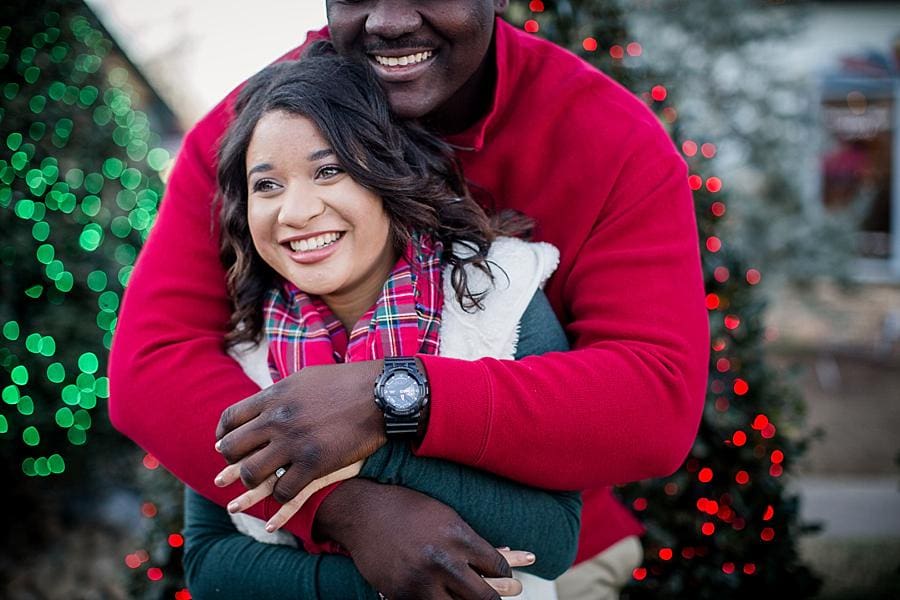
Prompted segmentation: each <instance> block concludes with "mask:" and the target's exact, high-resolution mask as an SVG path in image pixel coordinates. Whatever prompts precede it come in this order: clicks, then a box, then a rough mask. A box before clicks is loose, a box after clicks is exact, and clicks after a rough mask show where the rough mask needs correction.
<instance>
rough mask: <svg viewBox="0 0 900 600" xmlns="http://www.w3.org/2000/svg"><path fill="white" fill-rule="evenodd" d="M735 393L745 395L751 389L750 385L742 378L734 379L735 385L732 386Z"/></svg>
mask: <svg viewBox="0 0 900 600" xmlns="http://www.w3.org/2000/svg"><path fill="white" fill-rule="evenodd" d="M732 389H733V390H734V393H735V394H737V395H738V396H744V395H746V394H747V392H749V391H750V385H749V384H748V383H747V382H746V381H744V380H743V379H741V378H738V379H735V380H734V385H733V386H732Z"/></svg>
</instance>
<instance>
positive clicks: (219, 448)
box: [216, 440, 222, 452]
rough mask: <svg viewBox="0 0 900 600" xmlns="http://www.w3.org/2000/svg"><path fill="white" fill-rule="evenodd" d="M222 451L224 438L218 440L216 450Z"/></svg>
mask: <svg viewBox="0 0 900 600" xmlns="http://www.w3.org/2000/svg"><path fill="white" fill-rule="evenodd" d="M221 451H222V440H219V441H218V442H216V452H221Z"/></svg>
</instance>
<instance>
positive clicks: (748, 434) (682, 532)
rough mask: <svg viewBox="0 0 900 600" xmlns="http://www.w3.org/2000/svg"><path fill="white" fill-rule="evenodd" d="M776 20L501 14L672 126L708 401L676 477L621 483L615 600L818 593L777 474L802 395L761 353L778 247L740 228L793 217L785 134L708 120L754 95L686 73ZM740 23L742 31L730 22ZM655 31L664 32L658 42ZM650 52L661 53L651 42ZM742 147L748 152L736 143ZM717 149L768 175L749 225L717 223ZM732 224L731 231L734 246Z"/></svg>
mask: <svg viewBox="0 0 900 600" xmlns="http://www.w3.org/2000/svg"><path fill="white" fill-rule="evenodd" d="M726 4H727V6H726ZM738 13H740V15H738ZM786 16H787V15H784V14H776V13H773V12H772V10H771V9H766V8H765V7H760V6H758V5H757V4H755V3H752V2H749V1H748V2H727V3H726V2H721V1H713V2H706V3H702V5H701V3H695V4H693V5H691V10H690V11H686V10H684V6H683V5H679V6H675V5H674V4H673V3H670V2H653V3H647V2H640V3H639V2H618V1H615V0H608V1H599V0H581V1H579V0H560V1H557V2H549V1H548V2H541V1H540V0H532V1H531V2H527V3H526V2H524V1H514V2H513V3H512V6H511V9H510V12H509V14H508V18H509V19H510V20H511V21H512V22H513V23H516V24H521V25H523V27H524V29H525V30H526V31H529V32H531V33H534V34H535V35H542V36H545V37H547V38H548V39H550V40H552V41H554V42H556V43H558V44H560V45H562V46H564V47H566V48H568V49H569V50H571V51H572V52H574V53H576V54H578V55H580V56H581V57H582V58H584V59H585V60H587V61H588V62H590V63H592V64H594V65H596V66H597V67H598V68H600V69H601V70H603V71H604V72H606V73H608V74H610V75H612V76H613V77H615V78H616V79H617V80H618V81H619V82H620V83H622V84H623V85H625V86H626V87H628V88H629V89H631V90H632V91H633V92H634V93H635V94H637V95H638V96H639V97H641V98H642V99H643V100H644V101H645V102H646V103H647V105H648V106H649V107H650V108H651V109H652V110H653V111H654V112H655V113H656V114H657V115H658V116H659V118H660V120H661V122H662V123H663V125H664V126H665V127H666V129H667V130H668V131H669V132H670V134H671V135H672V137H673V140H674V141H675V143H676V145H677V146H678V147H679V148H680V149H681V151H682V153H683V155H684V157H685V159H686V161H687V162H688V165H689V169H690V176H689V179H688V183H689V185H690V187H691V188H692V189H693V190H694V199H695V203H696V210H697V220H698V227H699V233H700V240H699V241H700V246H701V255H702V260H703V269H704V274H705V281H706V289H707V292H708V295H707V298H706V303H707V308H708V309H709V311H710V313H709V314H710V329H711V338H712V339H711V344H712V353H711V364H710V379H709V387H708V394H707V400H706V409H705V411H704V417H703V421H702V423H701V426H700V431H699V434H698V437H697V441H696V443H695V445H694V447H693V449H692V451H691V453H690V456H689V457H688V459H687V460H686V461H685V463H684V465H683V466H682V468H681V469H680V470H679V471H678V472H677V473H675V474H674V475H672V476H671V477H667V478H665V479H659V480H653V481H646V482H640V483H637V484H632V485H628V486H624V487H622V488H620V489H619V490H618V492H619V493H620V495H621V496H622V498H623V499H624V500H625V501H626V502H627V504H628V505H629V506H630V507H631V508H632V509H633V510H634V511H635V513H636V514H637V515H638V516H639V517H640V518H641V520H642V521H643V523H644V524H645V526H646V527H647V535H646V536H645V537H644V540H643V544H644V551H645V560H644V563H643V564H642V565H641V567H639V568H638V569H636V570H635V571H634V573H633V575H634V581H633V583H632V584H631V585H630V586H629V587H628V588H626V590H625V592H624V594H623V596H624V597H628V598H673V599H674V598H723V597H724V598H756V597H758V596H759V594H760V593H761V592H763V591H766V590H780V591H783V592H785V594H786V595H787V596H789V597H792V598H796V597H808V596H811V595H812V594H814V593H815V591H816V590H817V589H818V585H819V584H818V581H817V579H816V578H815V577H814V576H813V575H812V574H811V573H810V571H809V570H808V569H807V568H806V567H805V566H804V565H803V564H802V562H801V561H800V559H799V557H798V554H797V539H798V536H799V535H801V534H802V533H803V532H804V531H806V530H808V529H809V528H806V527H804V526H803V525H801V524H800V523H799V520H798V505H797V499H796V498H795V497H791V496H790V495H789V494H788V493H787V492H786V491H785V488H784V484H783V481H782V477H783V476H784V475H785V473H786V472H788V471H789V470H790V469H791V467H792V466H793V464H794V463H795V462H796V460H797V459H798V458H799V457H800V456H801V455H802V453H803V451H804V449H805V446H806V444H807V439H806V438H805V437H804V436H803V435H802V433H801V432H800V431H799V429H798V427H799V425H800V423H801V417H802V402H801V400H800V398H799V396H798V395H797V393H796V392H795V391H794V390H793V389H792V388H791V387H790V386H788V385H785V384H784V383H782V382H781V379H780V377H779V374H778V373H776V372H774V370H773V369H772V368H771V367H769V366H768V365H767V364H766V361H765V353H764V338H765V331H764V325H763V319H762V317H763V314H764V309H765V303H764V301H763V299H762V297H761V294H760V293H759V290H758V289H756V288H755V286H757V284H759V283H760V280H761V274H760V269H759V268H755V267H758V266H759V265H760V264H772V263H774V262H777V260H778V259H779V257H780V256H781V255H780V254H779V253H778V252H775V251H771V250H772V249H773V248H775V247H777V246H778V244H771V245H770V246H766V244H765V243H762V244H760V243H759V242H760V240H759V238H757V239H756V240H753V241H750V240H749V239H748V238H749V236H747V235H746V234H745V233H742V232H745V231H746V230H747V229H748V227H747V225H749V228H750V229H752V230H755V231H759V226H760V220H759V217H758V215H764V214H767V215H768V219H769V220H771V219H772V218H773V217H774V218H778V219H782V218H784V219H791V218H794V219H797V218H800V216H802V211H801V210H798V207H799V206H800V203H799V201H798V200H797V198H798V191H797V190H796V189H795V188H793V187H792V186H791V185H790V181H787V180H786V178H785V175H784V174H785V169H786V167H784V166H780V167H778V168H776V167H773V162H775V161H777V159H778V157H780V156H783V154H784V153H785V152H786V151H789V150H790V147H789V146H790V144H789V143H787V141H785V139H784V138H783V137H779V132H777V131H774V132H769V135H768V136H763V138H762V139H761V140H760V143H758V144H751V141H752V140H751V139H750V138H751V137H752V135H754V132H753V131H752V130H751V128H750V126H749V125H747V126H746V128H747V130H746V131H741V132H739V134H738V133H735V131H734V130H732V129H729V128H727V127H710V126H709V125H710V123H712V124H713V125H717V124H720V122H719V121H718V120H716V119H714V118H711V117H710V115H711V114H717V112H718V111H721V110H724V107H729V108H731V109H734V108H735V106H743V107H744V108H745V109H748V107H749V106H752V105H753V104H752V103H753V99H752V98H744V100H743V104H741V102H740V98H735V97H733V96H732V95H729V94H730V92H729V91H728V90H725V91H722V90H717V89H714V88H713V87H711V85H712V86H714V85H715V83H713V84H710V83H706V84H704V85H702V86H699V88H698V84H697V81H696V80H695V76H697V77H698V76H699V74H700V73H702V71H703V70H704V68H705V67H708V66H709V65H708V63H709V62H710V61H714V60H717V59H721V57H723V56H730V57H732V58H734V56H735V52H732V53H730V54H729V53H726V52H724V51H723V49H725V48H728V49H731V50H734V49H735V48H737V50H739V51H740V50H744V49H746V47H747V46H749V45H751V43H752V42H755V41H757V40H759V39H760V37H762V36H761V35H760V32H764V33H765V37H773V36H778V35H783V34H784V32H785V26H784V21H785V19H786ZM688 21H689V22H691V23H693V24H696V23H697V22H698V21H699V22H700V23H702V24H703V25H704V26H703V27H700V28H695V29H694V30H693V31H697V30H699V33H696V34H694V35H686V34H685V31H686V29H685V28H684V27H683V26H682V25H683V23H684V22H688ZM632 22H636V23H641V24H642V28H641V27H639V28H638V29H639V30H642V31H645V32H647V36H651V35H652V37H653V40H652V41H651V43H645V41H644V38H639V37H634V36H632V35H629V33H628V30H629V27H628V26H627V25H628V24H631V23H632ZM745 22H747V23H751V24H752V27H749V28H745V29H743V30H741V31H740V32H737V33H736V32H734V31H733V30H735V29H740V28H742V27H744V23H745ZM659 39H663V40H667V43H668V44H669V46H668V48H666V44H665V43H659ZM654 42H656V43H654ZM679 44H680V46H679ZM658 48H666V51H665V52H662V51H659V52H660V54H657V53H655V52H654V51H653V50H652V49H658ZM674 48H680V49H681V50H682V51H680V52H676V51H674ZM661 54H665V57H662V56H661ZM737 54H738V55H740V52H738V53H737ZM698 57H699V58H698ZM686 58H688V59H689V61H692V62H691V65H692V66H691V67H690V68H683V67H682V63H683V61H684V60H685V59H686ZM735 60H736V59H735ZM737 66H738V67H740V66H741V65H740V63H738V65H737ZM745 74H746V73H745ZM758 74H759V73H757V75H758ZM707 75H708V74H707ZM708 79H709V77H708ZM757 82H758V81H757ZM776 87H777V86H776ZM683 89H691V90H693V91H694V92H695V93H694V94H693V95H691V96H687V94H685V95H686V96H687V98H686V100H685V103H686V106H687V107H688V108H687V110H685V111H684V113H686V114H687V115H688V117H687V118H685V117H684V116H683V115H684V113H681V112H680V110H679V104H678V101H677V96H678V93H679V91H680V90H683ZM698 89H699V90H702V93H697V92H698ZM765 91H768V92H769V93H771V92H772V89H767V90H765ZM731 92H734V90H731ZM784 93H785V94H787V93H788V91H784ZM704 94H706V95H704ZM723 96H728V101H726V100H724V99H723ZM748 110H749V109H748ZM719 116H720V115H719ZM785 118H789V116H786V117H785ZM735 136H737V139H735ZM741 144H747V145H748V146H750V147H752V152H748V153H740V152H738V150H735V149H734V148H735V147H737V148H740V147H741ZM729 145H730V146H729ZM720 146H725V147H729V148H730V151H731V152H738V153H740V154H741V155H742V156H744V158H745V159H749V163H750V166H751V168H753V169H756V170H758V171H759V172H761V173H764V174H765V175H766V176H765V177H764V178H763V180H764V181H765V184H764V185H763V186H760V187H759V188H758V189H757V191H758V192H759V194H761V195H762V197H761V198H758V199H756V207H755V212H753V211H745V213H744V214H743V215H742V218H743V219H745V220H746V219H750V217H748V216H747V215H754V216H753V218H752V222H751V223H749V224H744V226H743V227H742V226H740V225H734V224H732V226H731V227H728V226H727V225H726V224H727V223H728V216H729V213H730V212H731V211H730V210H729V207H730V205H731V198H730V196H729V193H730V192H729V190H728V188H727V186H726V185H725V183H724V182H723V178H722V177H719V176H717V175H716V172H717V169H718V168H720V166H721V165H720V162H721V161H719V160H718V155H719V152H720V150H719V147H720ZM786 147H787V148H786ZM779 186H783V187H779ZM775 190H777V191H778V193H777V194H776V193H775ZM773 206H775V207H776V208H774V209H773V208H772V207H773ZM767 222H768V221H767ZM826 225H827V224H826ZM806 230H808V227H807V228H806ZM730 235H734V236H735V237H736V238H742V239H741V242H740V243H735V244H733V245H732V244H730V243H729V242H730V238H729V236H730ZM797 243H800V242H797ZM760 246H761V248H762V250H760ZM782 247H783V244H782ZM750 248H753V249H754V250H755V255H756V256H757V257H758V260H761V261H763V260H764V258H765V259H768V261H764V262H763V263H759V262H757V263H755V264H754V266H750V265H749V264H748V263H747V261H746V259H745V256H746V252H747V251H748V249H750Z"/></svg>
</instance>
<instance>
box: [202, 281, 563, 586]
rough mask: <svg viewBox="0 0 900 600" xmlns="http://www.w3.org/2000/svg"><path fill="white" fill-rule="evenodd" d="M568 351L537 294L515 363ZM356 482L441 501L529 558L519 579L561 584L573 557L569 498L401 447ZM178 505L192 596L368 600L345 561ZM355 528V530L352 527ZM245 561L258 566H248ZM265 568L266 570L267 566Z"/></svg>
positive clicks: (215, 510) (210, 507)
mask: <svg viewBox="0 0 900 600" xmlns="http://www.w3.org/2000/svg"><path fill="white" fill-rule="evenodd" d="M566 345H567V342H566V339H565V335H564V334H563V332H562V329H561V328H560V326H559V323H558V322H557V321H556V318H555V317H554V316H553V313H552V311H551V310H550V307H549V305H548V303H547V300H546V298H545V297H544V295H543V293H542V292H539V293H538V294H536V295H535V297H534V299H533V300H532V302H531V304H530V305H529V307H528V310H526V312H525V315H524V316H523V319H522V325H521V331H520V338H519V356H523V355H526V354H540V353H543V352H549V351H553V350H564V349H565V347H566ZM517 357H518V356H517ZM360 476H361V477H363V478H369V479H372V480H374V481H376V482H378V483H381V484H395V485H399V486H404V487H408V488H410V489H413V490H416V491H418V492H422V493H423V494H426V495H428V496H431V497H433V498H435V499H437V500H439V501H440V502H442V503H444V504H446V505H448V506H450V507H452V508H453V509H454V510H455V511H456V512H457V513H458V514H459V516H460V517H461V518H462V520H463V521H465V522H466V523H468V524H469V525H471V527H472V528H473V529H474V530H475V531H476V532H477V533H478V534H479V535H480V536H481V537H483V538H485V539H486V540H487V541H488V542H489V543H490V544H492V545H494V546H509V547H511V548H514V549H522V550H528V551H531V552H534V553H535V554H536V555H537V561H536V562H535V564H534V565H533V566H531V567H526V568H523V569H522V570H524V571H527V572H530V573H533V574H534V575H537V576H539V577H544V578H548V579H552V578H555V577H557V576H559V575H560V574H561V573H562V572H563V571H565V570H566V569H567V568H568V567H569V566H570V565H571V563H572V560H573V558H574V553H575V550H576V548H577V543H578V533H579V523H580V508H581V500H580V497H579V495H578V494H577V493H574V492H547V491H543V490H538V489H535V488H531V487H528V486H525V485H522V484H518V483H515V482H512V481H510V480H507V479H503V478H501V477H497V476H494V475H492V474H490V473H486V472H482V471H478V470H476V469H472V468H469V467H465V466H462V465H458V464H454V463H450V462H447V461H441V460H435V459H429V458H419V457H415V456H413V455H412V453H411V452H410V451H409V449H408V448H406V447H405V446H404V445H403V444H400V443H389V444H388V445H386V446H385V447H383V448H382V449H381V450H379V451H378V452H376V453H375V454H374V455H373V456H372V457H370V458H369V459H368V460H367V461H366V464H365V466H364V467H363V471H362V473H361V475H360ZM186 499H187V502H186V503H185V524H186V528H185V538H186V554H185V567H186V571H187V572H188V576H189V581H190V582H191V585H192V588H191V589H192V590H193V589H194V586H197V589H203V590H210V589H216V590H221V589H226V590H230V592H229V593H234V594H236V596H234V597H240V595H241V593H246V592H249V591H251V590H253V591H254V593H255V590H256V589H257V587H256V586H263V587H262V588H259V589H263V590H265V589H268V588H267V587H265V586H275V589H281V590H293V589H300V590H305V592H306V593H307V594H309V596H303V597H310V598H317V597H322V598H343V597H345V595H347V594H352V593H355V594H357V595H356V596H352V595H349V596H346V597H368V596H365V595H364V593H365V591H366V590H371V588H370V587H368V586H367V585H366V584H364V583H359V582H361V581H362V578H361V576H360V575H359V572H358V571H357V570H356V568H355V567H353V566H352V564H351V563H350V561H349V560H348V559H346V558H344V557H339V556H331V557H328V558H333V559H335V560H334V561H322V560H320V559H324V558H325V555H310V554H307V553H305V552H303V551H300V550H297V549H294V548H289V547H285V546H273V545H269V544H263V543H260V542H257V541H255V540H253V539H252V538H250V537H249V536H245V535H243V534H241V533H239V532H238V531H237V530H236V529H235V528H234V525H233V524H232V523H231V520H230V518H229V517H228V514H227V512H226V511H225V510H224V509H222V508H221V507H219V506H217V505H215V504H213V503H211V502H210V501H208V500H206V499H204V498H202V497H201V496H199V495H198V494H196V493H195V492H193V491H190V490H188V492H187V496H186ZM363 525H365V524H364V523H361V522H358V528H360V529H361V528H363ZM406 525H408V523H406ZM248 553H249V554H248ZM247 556H251V557H252V561H253V563H254V564H258V565H260V567H259V568H249V567H247V566H246V565H247V563H245V562H244V561H246V560H247V559H246V557H247ZM337 559H340V560H337ZM268 561H271V568H268V567H266V565H267V564H269V563H268ZM217 565H222V568H225V566H227V568H228V570H229V572H228V573H226V574H224V575H223V574H222V573H221V572H220V571H221V569H220V568H219V567H218V566H217ZM348 565H349V567H348ZM201 566H202V568H201ZM347 568H351V569H352V577H351V576H350V575H347V574H346V573H345V572H344V570H345V569H347ZM332 577H340V578H343V579H344V581H343V583H342V585H343V587H340V588H339V589H334V588H331V587H329V586H330V584H331V581H330V579H331V578H332ZM224 582H228V584H229V585H225V584H224ZM242 590H243V592H242ZM218 593H220V594H221V593H225V592H221V591H220V592H218ZM316 594H320V595H316ZM341 594H344V595H341ZM202 597H205V596H202ZM217 597H222V598H229V597H230V596H227V595H222V596H217ZM262 597H265V596H262Z"/></svg>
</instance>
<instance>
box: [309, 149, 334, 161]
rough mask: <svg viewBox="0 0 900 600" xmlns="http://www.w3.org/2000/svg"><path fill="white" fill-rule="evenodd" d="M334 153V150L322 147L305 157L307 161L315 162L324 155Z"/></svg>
mask: <svg viewBox="0 0 900 600" xmlns="http://www.w3.org/2000/svg"><path fill="white" fill-rule="evenodd" d="M333 154H334V150H332V149H331V148H322V149H321V150H316V151H315V152H313V153H312V154H310V155H309V156H308V157H307V160H308V161H309V162H316V161H317V160H321V159H323V158H325V157H326V156H331V155H333Z"/></svg>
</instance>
